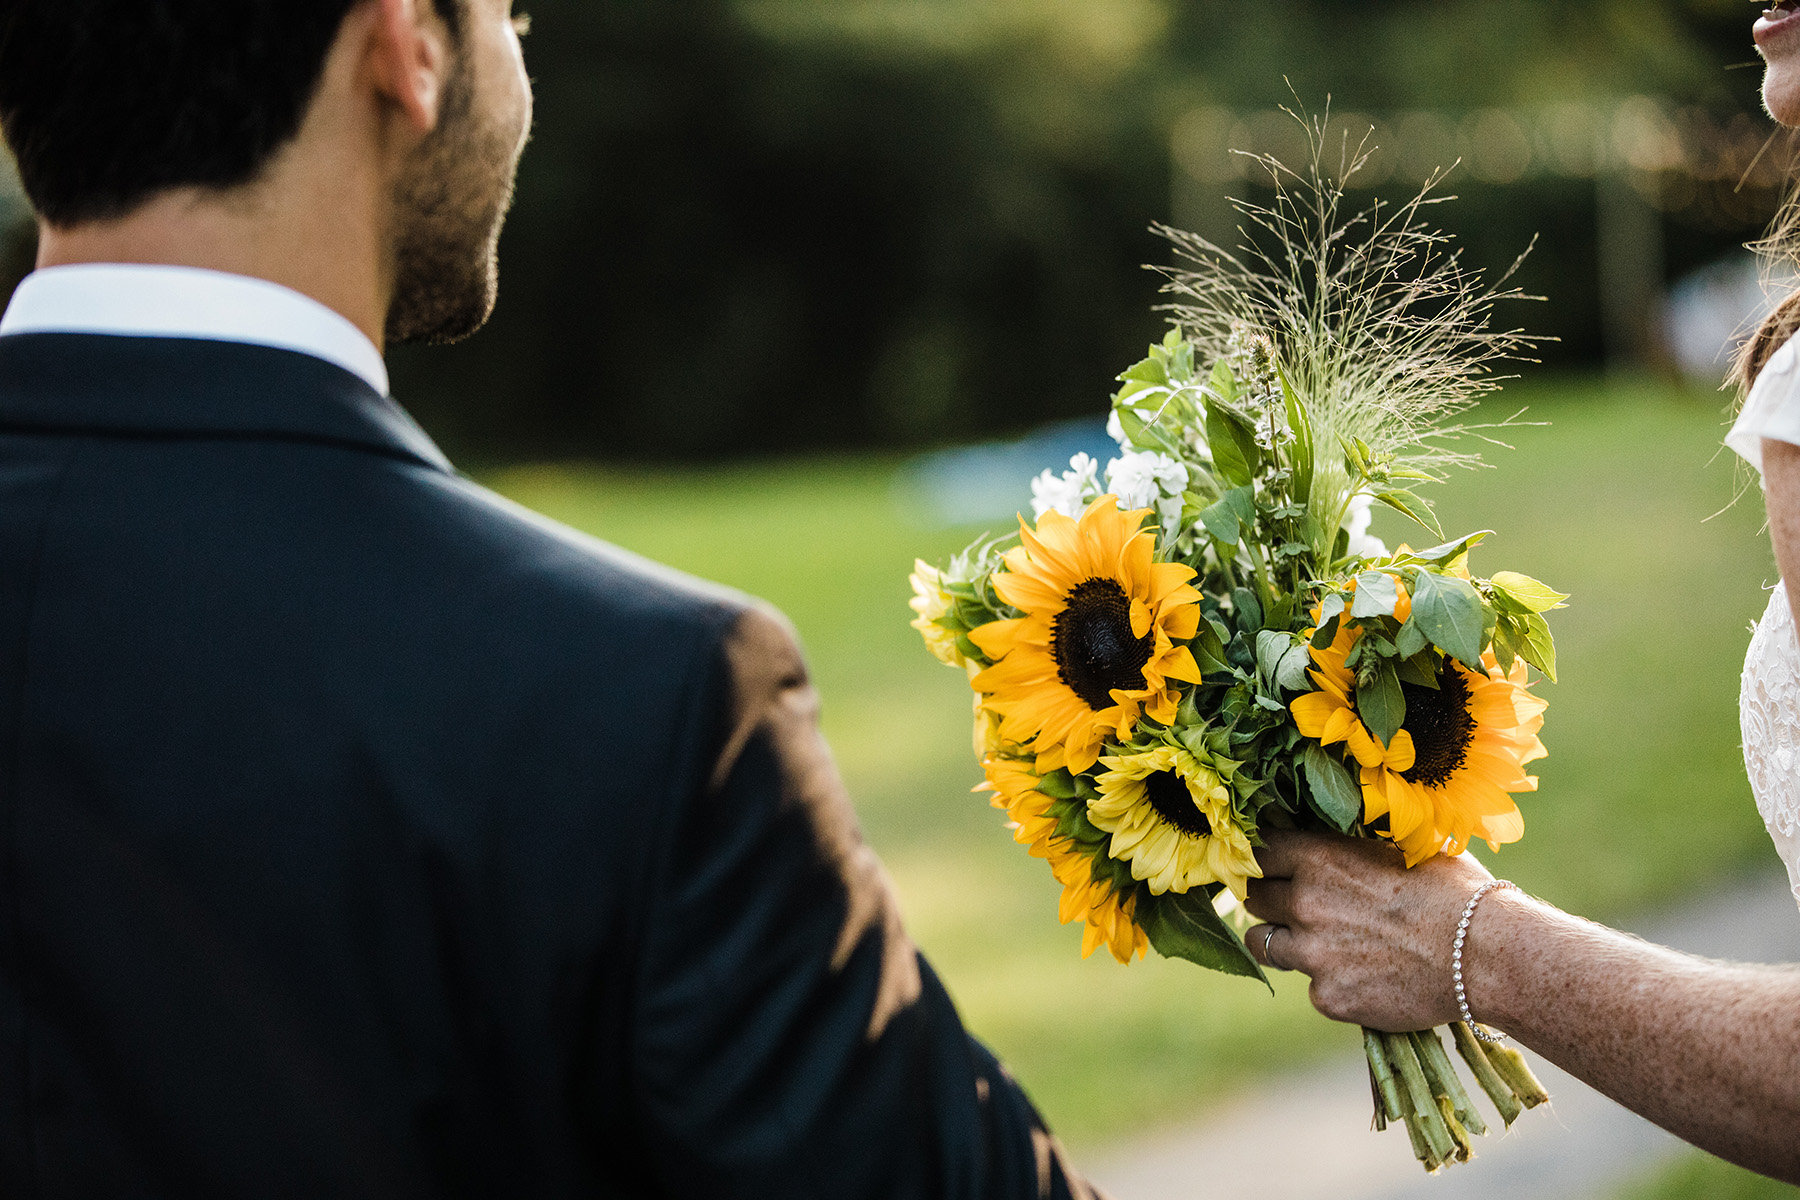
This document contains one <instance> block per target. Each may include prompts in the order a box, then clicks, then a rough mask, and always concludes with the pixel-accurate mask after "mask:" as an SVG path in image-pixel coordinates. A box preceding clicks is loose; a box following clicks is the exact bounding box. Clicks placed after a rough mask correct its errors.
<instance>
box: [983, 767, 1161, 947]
mask: <svg viewBox="0 0 1800 1200" xmlns="http://www.w3.org/2000/svg"><path fill="white" fill-rule="evenodd" d="M982 768H983V770H984V772H985V773H986V775H987V783H985V784H983V785H982V786H983V788H985V789H986V790H989V791H992V792H993V793H994V800H993V805H994V807H995V808H999V809H1004V810H1005V812H1006V814H1007V815H1008V816H1009V817H1011V818H1012V824H1013V840H1014V841H1016V842H1018V843H1019V844H1020V845H1022V846H1026V847H1029V849H1030V851H1031V854H1032V856H1033V857H1035V858H1041V859H1044V860H1046V861H1047V862H1049V864H1050V873H1051V874H1052V875H1054V876H1056V881H1057V882H1058V883H1060V884H1062V885H1063V894H1062V899H1061V900H1060V901H1058V903H1057V915H1058V916H1059V917H1061V918H1062V922H1063V924H1065V925H1066V924H1068V923H1069V922H1070V921H1076V920H1079V921H1081V922H1082V931H1081V957H1083V958H1087V957H1088V956H1089V955H1091V954H1092V953H1093V952H1094V951H1095V950H1098V949H1099V948H1100V947H1101V946H1105V947H1106V948H1107V949H1108V950H1109V951H1111V952H1112V956H1113V957H1114V958H1115V959H1117V960H1118V961H1119V962H1121V963H1130V962H1131V960H1132V959H1134V958H1142V957H1144V955H1145V954H1147V953H1148V952H1149V950H1150V939H1149V938H1148V937H1147V936H1145V934H1144V931H1143V930H1142V929H1139V928H1138V926H1137V922H1136V921H1135V920H1133V917H1132V909H1133V908H1134V907H1135V904H1134V902H1133V899H1132V897H1130V896H1121V895H1119V893H1118V892H1117V891H1116V890H1114V889H1113V888H1112V887H1111V886H1110V885H1108V884H1105V883H1098V882H1095V880H1094V873H1093V863H1092V861H1091V860H1090V859H1089V858H1088V856H1087V855H1086V854H1083V853H1082V852H1081V851H1080V850H1079V849H1077V848H1076V846H1075V844H1074V843H1073V842H1071V841H1069V840H1068V839H1067V838H1058V837H1057V836H1056V818H1055V817H1053V816H1051V815H1050V806H1051V804H1052V803H1053V802H1052V801H1051V799H1050V797H1048V796H1046V795H1044V794H1043V793H1042V792H1040V791H1038V790H1037V784H1038V776H1037V775H1036V774H1035V773H1034V772H1033V771H1032V770H1031V769H1030V767H1028V766H1027V765H1026V764H1024V763H1022V762H1018V761H1016V760H1012V759H1005V758H990V759H988V760H987V761H986V762H984V763H983V764H982Z"/></svg>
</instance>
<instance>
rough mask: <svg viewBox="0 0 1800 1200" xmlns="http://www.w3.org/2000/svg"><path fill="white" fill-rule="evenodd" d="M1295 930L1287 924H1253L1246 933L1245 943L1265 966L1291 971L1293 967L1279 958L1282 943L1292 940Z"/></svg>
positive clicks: (1255, 957)
mask: <svg viewBox="0 0 1800 1200" xmlns="http://www.w3.org/2000/svg"><path fill="white" fill-rule="evenodd" d="M1292 938H1293V930H1291V929H1289V928H1287V927H1286V926H1285V925H1252V926H1251V927H1250V929H1249V930H1248V931H1247V932H1246V933H1245V934H1244V945H1245V946H1247V947H1249V949H1250V957H1252V958H1254V959H1255V960H1256V961H1257V962H1259V963H1261V964H1262V965H1263V966H1265V967H1269V968H1271V969H1273V970H1276V971H1289V970H1292V969H1293V968H1292V967H1289V966H1286V965H1284V963H1283V962H1282V961H1280V960H1279V958H1280V953H1281V944H1282V942H1283V941H1284V940H1292Z"/></svg>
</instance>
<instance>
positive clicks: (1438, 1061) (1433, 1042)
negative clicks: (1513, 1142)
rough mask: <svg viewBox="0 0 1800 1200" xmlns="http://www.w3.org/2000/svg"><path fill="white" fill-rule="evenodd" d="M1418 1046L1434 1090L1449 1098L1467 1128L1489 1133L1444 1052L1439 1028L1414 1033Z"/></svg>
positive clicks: (1458, 1118) (1475, 1133)
mask: <svg viewBox="0 0 1800 1200" xmlns="http://www.w3.org/2000/svg"><path fill="white" fill-rule="evenodd" d="M1412 1036H1413V1041H1414V1042H1415V1043H1416V1044H1417V1045H1418V1047H1419V1061H1420V1062H1421V1063H1423V1064H1424V1066H1425V1072H1426V1074H1428V1075H1430V1076H1431V1079H1432V1082H1433V1084H1435V1085H1436V1086H1434V1087H1433V1088H1432V1091H1434V1092H1436V1093H1437V1095H1439V1096H1442V1097H1443V1098H1445V1099H1447V1100H1449V1101H1450V1104H1451V1106H1452V1108H1453V1110H1454V1111H1455V1113H1456V1119H1457V1120H1458V1121H1460V1122H1461V1123H1462V1125H1463V1127H1464V1128H1465V1129H1467V1130H1468V1131H1469V1132H1470V1133H1471V1134H1473V1135H1474V1136H1476V1137H1480V1136H1481V1135H1482V1134H1484V1133H1486V1132H1487V1122H1486V1121H1484V1120H1482V1119H1481V1114H1480V1113H1479V1112H1477V1111H1476V1110H1475V1103H1474V1101H1472V1100H1470V1099H1469V1093H1468V1092H1467V1091H1466V1090H1465V1089H1464V1088H1463V1085H1462V1080H1460V1079H1458V1078H1457V1077H1456V1067H1455V1066H1454V1065H1453V1064H1452V1063H1451V1062H1450V1056H1449V1055H1448V1054H1445V1053H1444V1043H1443V1041H1442V1040H1440V1039H1439V1037H1438V1035H1437V1030H1435V1029H1426V1030H1423V1031H1422V1032H1419V1033H1415V1034H1413V1035H1412Z"/></svg>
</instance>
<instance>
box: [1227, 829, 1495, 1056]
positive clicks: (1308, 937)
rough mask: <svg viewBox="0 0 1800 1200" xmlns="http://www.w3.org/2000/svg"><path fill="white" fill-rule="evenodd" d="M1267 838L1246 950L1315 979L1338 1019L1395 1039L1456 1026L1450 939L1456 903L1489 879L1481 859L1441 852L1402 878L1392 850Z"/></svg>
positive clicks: (1318, 1004) (1253, 885) (1348, 841)
mask: <svg viewBox="0 0 1800 1200" xmlns="http://www.w3.org/2000/svg"><path fill="white" fill-rule="evenodd" d="M1265 839H1266V844H1265V845H1264V847H1263V849H1261V850H1259V851H1258V852H1257V855H1256V857H1257V861H1258V862H1260V863H1261V864H1262V868H1263V878H1261V879H1252V880H1251V881H1250V894H1249V898H1248V900H1246V902H1245V907H1246V908H1248V909H1249V910H1250V912H1251V914H1252V915H1254V916H1255V917H1257V918H1258V919H1259V920H1261V921H1264V922H1266V924H1263V925H1258V926H1256V927H1255V928H1253V929H1251V930H1250V931H1249V932H1248V933H1247V934H1245V935H1244V941H1245V943H1246V944H1247V945H1248V946H1249V947H1250V952H1251V953H1252V954H1254V955H1255V956H1256V957H1257V958H1258V959H1259V960H1261V961H1262V962H1263V963H1264V964H1265V965H1267V966H1272V967H1276V968H1279V969H1283V970H1293V971H1302V972H1304V973H1305V974H1307V975H1310V976H1311V977H1312V990H1311V996H1312V1002H1313V1007H1315V1008H1317V1009H1318V1010H1319V1011H1320V1012H1322V1013H1324V1014H1325V1015H1326V1016H1328V1017H1330V1018H1331V1019H1332V1020H1334V1021H1347V1022H1349V1023H1351V1024H1354V1025H1366V1026H1368V1027H1370V1028H1372V1029H1380V1030H1385V1031H1389V1032H1395V1033H1401V1032H1407V1031H1411V1030H1415V1029H1431V1028H1434V1027H1436V1026H1438V1025H1444V1024H1447V1023H1449V1022H1451V1021H1456V1020H1460V1019H1461V1018H1460V1015H1459V1013H1458V1011H1457V1006H1456V988H1455V985H1454V983H1453V981H1452V979H1451V967H1450V955H1451V943H1452V942H1453V941H1454V940H1455V938H1456V923H1457V921H1458V920H1459V919H1460V918H1461V916H1462V910H1463V906H1464V905H1466V904H1467V903H1468V902H1469V897H1470V896H1471V895H1473V894H1474V892H1475V889H1476V888H1478V887H1480V886H1481V885H1482V884H1483V883H1485V882H1486V881H1487V880H1489V879H1491V878H1493V877H1492V876H1491V875H1489V874H1488V872H1487V871H1486V869H1484V868H1483V867H1482V866H1481V864H1480V863H1477V862H1476V861H1475V860H1474V859H1473V858H1471V857H1469V856H1468V855H1462V856H1459V857H1456V858H1445V857H1442V856H1440V857H1438V858H1433V859H1430V860H1428V861H1426V862H1423V863H1420V864H1419V865H1418V866H1417V867H1414V868H1413V869H1412V870H1410V871H1409V870H1407V869H1406V866H1405V863H1404V860H1403V859H1402V857H1401V854H1400V851H1399V850H1397V849H1396V848H1395V847H1394V846H1393V845H1391V844H1390V843H1388V842H1382V841H1374V840H1369V839H1356V838H1347V837H1336V836H1331V835H1325V834H1313V833H1284V832H1280V831H1273V830H1272V831H1270V832H1268V833H1267V834H1265ZM1271 931H1273V932H1272V933H1271Z"/></svg>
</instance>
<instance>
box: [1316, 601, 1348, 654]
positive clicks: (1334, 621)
mask: <svg viewBox="0 0 1800 1200" xmlns="http://www.w3.org/2000/svg"><path fill="white" fill-rule="evenodd" d="M1343 612H1344V594H1343V593H1342V592H1332V593H1331V594H1330V595H1328V596H1326V597H1325V599H1323V600H1321V601H1320V602H1319V627H1318V628H1317V629H1315V630H1314V631H1313V637H1312V647H1313V649H1314V650H1329V649H1331V643H1332V642H1334V641H1336V640H1337V631H1338V618H1339V617H1340V616H1342V615H1343Z"/></svg>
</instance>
